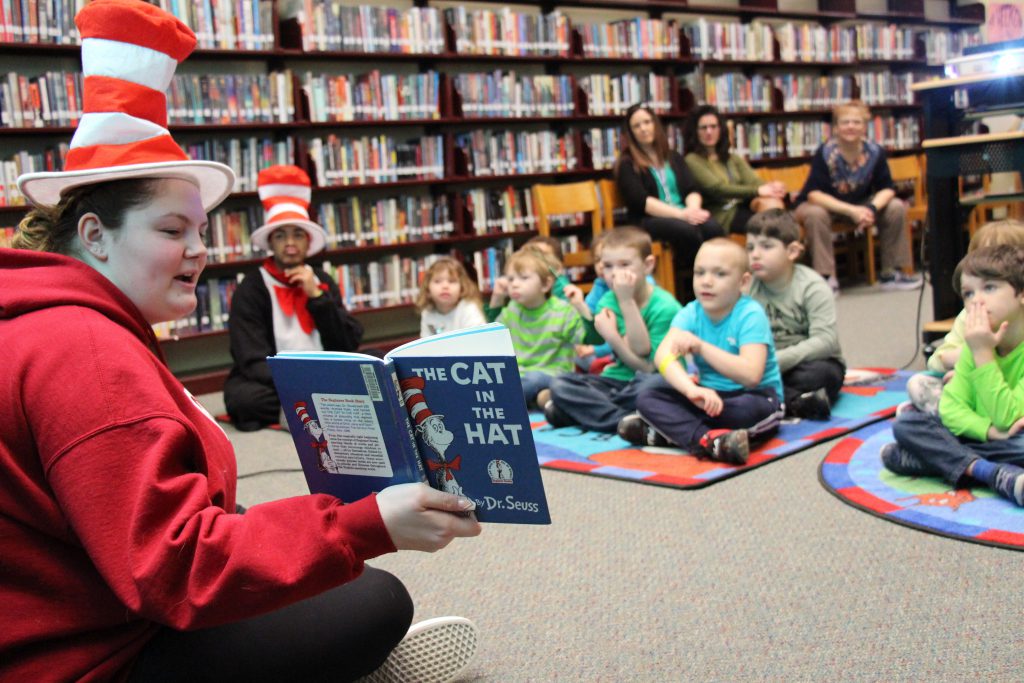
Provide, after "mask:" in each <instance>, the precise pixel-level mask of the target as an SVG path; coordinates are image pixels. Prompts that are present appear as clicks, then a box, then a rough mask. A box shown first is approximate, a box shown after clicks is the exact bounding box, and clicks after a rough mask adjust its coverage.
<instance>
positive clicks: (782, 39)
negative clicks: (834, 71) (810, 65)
mask: <svg viewBox="0 0 1024 683" xmlns="http://www.w3.org/2000/svg"><path fill="white" fill-rule="evenodd" d="M775 38H776V40H778V42H779V59H781V60H782V61H783V62H852V61H853V60H854V59H855V58H856V50H857V48H856V44H855V39H854V35H853V33H852V32H851V31H850V30H849V29H847V28H844V27H841V26H835V25H833V26H829V27H827V28H826V27H824V26H821V25H819V24H806V23H792V22H787V23H785V24H782V25H779V26H776V27H775ZM737 59H741V58H740V57H737Z"/></svg>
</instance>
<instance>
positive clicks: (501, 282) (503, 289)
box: [491, 275, 508, 306]
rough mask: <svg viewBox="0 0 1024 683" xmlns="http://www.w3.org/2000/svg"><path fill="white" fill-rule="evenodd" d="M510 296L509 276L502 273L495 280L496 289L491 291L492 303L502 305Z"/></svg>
mask: <svg viewBox="0 0 1024 683" xmlns="http://www.w3.org/2000/svg"><path fill="white" fill-rule="evenodd" d="M507 298H508V278H507V277H505V276H504V275H502V276H501V277H498V278H496V279H495V280H494V290H493V291H492V292H491V305H492V306H500V305H502V304H504V303H505V299H507Z"/></svg>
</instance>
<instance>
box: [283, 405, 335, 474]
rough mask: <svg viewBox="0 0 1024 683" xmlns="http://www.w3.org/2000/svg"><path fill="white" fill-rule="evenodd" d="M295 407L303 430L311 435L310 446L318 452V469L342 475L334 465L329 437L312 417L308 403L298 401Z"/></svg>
mask: <svg viewBox="0 0 1024 683" xmlns="http://www.w3.org/2000/svg"><path fill="white" fill-rule="evenodd" d="M294 407H295V414H296V415H298V417H299V419H300V420H302V428H303V429H304V430H305V431H306V433H307V434H309V438H310V442H309V445H310V446H312V447H313V450H314V451H315V452H316V455H317V465H316V466H317V469H319V470H320V471H321V472H330V473H331V474H340V471H339V470H338V466H337V465H336V464H335V463H334V458H332V457H331V451H330V447H329V446H328V445H327V437H326V436H325V435H324V430H323V428H322V427H321V426H320V423H319V422H318V421H317V420H315V419H314V418H313V417H311V416H310V414H309V407H308V406H307V405H306V402H305V401H296V402H295V406H294Z"/></svg>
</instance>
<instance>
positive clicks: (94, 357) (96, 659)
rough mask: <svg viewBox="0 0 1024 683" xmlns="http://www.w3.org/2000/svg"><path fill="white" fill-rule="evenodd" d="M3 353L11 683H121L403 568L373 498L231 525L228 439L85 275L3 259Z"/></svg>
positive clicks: (4, 545)
mask: <svg viewBox="0 0 1024 683" xmlns="http://www.w3.org/2000/svg"><path fill="white" fill-rule="evenodd" d="M0 348H2V349H3V354H4V370H3V372H0V416H2V418H0V421H2V424H0V606H2V607H0V680H18V681H41V680H61V681H64V680H76V679H83V680H110V679H114V680H121V679H124V678H125V677H126V676H127V675H128V673H129V672H130V670H131V664H132V662H133V660H134V659H135V657H136V655H137V654H138V653H139V651H140V650H141V649H142V648H143V647H144V646H145V644H146V643H147V642H148V640H149V639H150V638H151V637H152V636H153V635H154V634H155V633H156V632H157V630H158V629H159V628H161V627H160V625H161V624H164V625H167V626H171V627H173V628H176V629H196V628H204V627H209V626H215V625H218V624H223V623H226V622H231V621H236V620H239V619H244V618H247V617H252V616H255V615H258V614H261V613H264V612H268V611H271V610H274V609H277V608H280V607H282V606H284V605H287V604H290V603H293V602H296V601H299V600H302V599H305V598H307V597H310V596H312V595H315V594H317V593H320V592H322V591H324V590H327V589H329V588H333V587H335V586H337V585H340V584H342V583H345V582H346V581H349V580H351V579H353V578H355V577H356V576H358V575H359V573H360V572H361V571H362V569H363V561H364V560H366V559H369V558H371V557H376V556H377V555H381V554H383V553H386V552H392V551H394V549H395V548H394V545H393V544H392V542H391V539H390V537H389V536H388V533H387V530H386V528H385V527H384V524H383V522H382V520H381V517H380V512H379V510H378V508H377V504H376V501H375V500H374V499H373V498H366V499H364V500H362V501H359V502H357V503H355V504H353V505H346V506H342V505H341V503H340V502H339V501H338V500H337V499H335V498H333V497H331V496H326V495H311V496H301V497H297V498H290V499H286V500H279V501H274V502H270V503H263V504H261V505H254V506H252V507H251V508H249V509H248V511H247V512H246V513H245V515H236V514H232V511H233V510H234V509H235V484H236V480H235V459H234V452H233V450H232V448H231V444H230V442H229V441H228V439H227V437H226V436H225V434H224V432H223V430H221V428H220V427H219V426H218V425H217V424H216V423H215V422H214V421H213V420H212V419H211V418H210V416H209V414H208V413H207V412H206V411H205V410H204V409H203V408H202V407H201V406H200V405H199V404H198V403H196V401H195V400H194V399H193V398H192V397H191V396H190V395H189V394H188V392H186V391H185V390H184V388H183V387H182V386H181V384H180V383H179V382H178V381H177V380H176V379H175V378H174V376H173V375H172V374H171V373H170V371H168V369H167V367H166V366H165V365H164V361H163V358H162V356H161V353H160V349H159V347H158V346H157V343H156V339H155V338H154V337H153V332H152V330H151V329H150V327H149V325H147V324H146V322H145V320H143V318H142V316H141V315H140V313H139V312H138V309H136V308H135V306H134V305H133V304H132V303H131V301H130V300H129V299H128V298H127V297H126V296H125V295H124V294H123V293H122V292H121V291H120V290H118V289H117V288H116V287H115V286H114V285H113V284H112V283H111V282H109V281H108V280H107V279H106V278H104V277H103V276H102V275H100V274H99V273H98V272H96V271H95V270H94V269H92V268H90V267H89V266H87V265H85V264H84V263H81V262H79V261H77V260H75V259H71V258H67V257H64V256H58V255H54V254H43V253H37V252H28V251H17V250H10V249H0Z"/></svg>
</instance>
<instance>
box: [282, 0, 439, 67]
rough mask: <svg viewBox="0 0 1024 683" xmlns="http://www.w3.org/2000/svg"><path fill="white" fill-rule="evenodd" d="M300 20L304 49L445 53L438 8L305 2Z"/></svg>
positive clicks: (334, 0) (321, 0) (328, 0)
mask: <svg viewBox="0 0 1024 683" xmlns="http://www.w3.org/2000/svg"><path fill="white" fill-rule="evenodd" d="M296 18H297V19H298V22H299V29H300V31H301V33H302V49H303V50H306V51H310V52H312V51H333V52H339V51H340V52H396V53H402V54H436V53H439V52H444V49H445V39H444V31H445V27H444V20H443V19H442V17H441V10H439V9H438V8H436V7H410V8H408V9H405V10H399V9H396V8H394V7H381V6H369V5H357V6H351V5H345V4H344V2H342V0H303V2H302V6H301V9H299V11H298V13H297V15H296Z"/></svg>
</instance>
